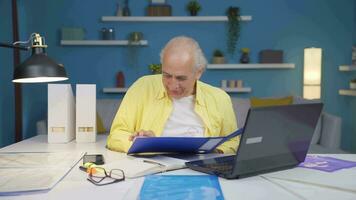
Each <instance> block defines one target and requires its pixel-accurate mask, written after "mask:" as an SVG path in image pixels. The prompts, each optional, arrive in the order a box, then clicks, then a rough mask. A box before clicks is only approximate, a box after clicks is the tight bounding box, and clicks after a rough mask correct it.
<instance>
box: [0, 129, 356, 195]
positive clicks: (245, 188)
mask: <svg viewBox="0 0 356 200" xmlns="http://www.w3.org/2000/svg"><path fill="white" fill-rule="evenodd" d="M106 137H107V136H106V135H99V136H98V137H97V142H96V143H76V142H75V141H72V142H70V143H67V144H48V143H47V135H39V136H36V137H33V138H30V139H27V140H24V141H22V142H19V143H16V144H13V145H10V146H7V147H4V148H2V149H0V151H1V152H35V151H42V152H43V151H47V152H63V151H70V152H73V151H81V152H87V153H88V154H94V153H101V154H103V155H104V157H105V160H106V162H107V163H108V162H112V161H114V160H118V159H125V157H126V155H125V154H123V153H118V152H113V151H109V150H107V149H106V148H105V142H106ZM328 155H330V156H333V157H337V158H342V159H347V160H354V161H356V154H335V155H332V154H328ZM78 166H79V164H78ZM78 166H76V167H74V168H73V169H72V170H71V172H70V173H69V174H68V175H67V176H66V177H65V178H64V179H63V180H62V181H60V182H59V183H58V184H57V185H56V186H55V187H54V188H53V189H52V190H50V191H49V192H46V193H38V194H28V195H22V196H7V197H0V199H3V198H4V199H26V200H29V199H61V200H63V199H75V198H77V199H86V200H90V199H93V200H98V199H115V200H117V199H137V195H138V193H139V191H140V187H141V184H142V182H143V178H138V179H131V180H126V181H124V182H120V183H116V184H112V185H107V186H101V187H98V186H94V185H93V184H91V183H89V182H88V181H87V180H86V178H87V174H86V173H83V172H82V171H80V170H79V169H78ZM291 170H293V169H291ZM347 170H348V172H347V173H350V176H353V177H355V180H356V168H351V169H347ZM334 173H335V174H337V173H338V172H334ZM343 173H345V172H343ZM166 174H176V175H178V174H182V175H183V174H184V175H199V174H202V173H199V172H195V171H192V170H189V169H182V170H177V171H171V172H167V173H166ZM219 181H220V185H221V187H222V191H223V193H224V197H225V199H266V197H267V199H283V200H284V199H323V200H325V199H356V192H347V191H341V190H337V189H331V188H326V187H319V186H316V185H310V184H302V183H296V182H291V181H285V180H278V179H270V178H266V177H265V176H255V177H250V178H244V179H237V180H226V179H222V178H219ZM355 188H356V181H355Z"/></svg>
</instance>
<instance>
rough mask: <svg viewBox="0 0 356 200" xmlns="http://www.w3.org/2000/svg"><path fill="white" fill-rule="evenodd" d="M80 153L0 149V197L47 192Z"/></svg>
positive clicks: (81, 155)
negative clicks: (8, 150) (3, 150)
mask: <svg viewBox="0 0 356 200" xmlns="http://www.w3.org/2000/svg"><path fill="white" fill-rule="evenodd" d="M83 155H84V153H82V152H78V153H73V152H60V153H49V152H19V153H17V152H16V153H15V152H0V177H1V178H0V196H1V195H18V194H22V193H25V192H26V193H27V192H39V191H48V190H50V189H52V188H53V187H54V186H55V185H56V184H57V183H58V182H59V181H60V180H61V179H62V178H63V177H64V176H65V175H66V174H67V173H68V172H69V171H70V170H71V169H72V168H73V166H75V165H76V164H77V163H78V162H79V160H80V159H81V158H82V157H83Z"/></svg>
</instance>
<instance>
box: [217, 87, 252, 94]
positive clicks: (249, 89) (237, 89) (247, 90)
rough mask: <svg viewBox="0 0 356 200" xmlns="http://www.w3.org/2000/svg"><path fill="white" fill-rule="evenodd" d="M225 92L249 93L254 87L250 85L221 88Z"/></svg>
mask: <svg viewBox="0 0 356 200" xmlns="http://www.w3.org/2000/svg"><path fill="white" fill-rule="evenodd" d="M221 89H222V90H224V91H225V92H228V93H248V92H251V91H252V89H251V88H250V87H244V88H221Z"/></svg>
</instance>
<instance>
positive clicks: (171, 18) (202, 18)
mask: <svg viewBox="0 0 356 200" xmlns="http://www.w3.org/2000/svg"><path fill="white" fill-rule="evenodd" d="M240 18H241V20H242V21H251V20H252V16H250V15H245V16H241V17H240ZM101 20H102V21H104V22H224V21H228V19H227V17H226V16H164V17H160V16H157V17H155V16H136V17H135V16H133V17H117V16H103V17H101Z"/></svg>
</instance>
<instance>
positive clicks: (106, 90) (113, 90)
mask: <svg viewBox="0 0 356 200" xmlns="http://www.w3.org/2000/svg"><path fill="white" fill-rule="evenodd" d="M127 89H128V88H103V93H125V92H127Z"/></svg>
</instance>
